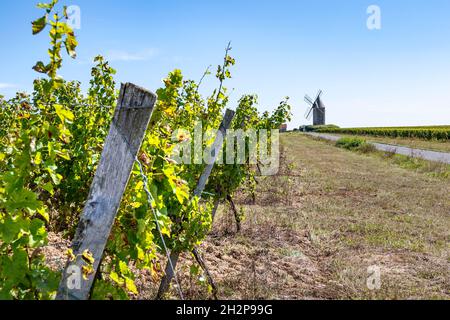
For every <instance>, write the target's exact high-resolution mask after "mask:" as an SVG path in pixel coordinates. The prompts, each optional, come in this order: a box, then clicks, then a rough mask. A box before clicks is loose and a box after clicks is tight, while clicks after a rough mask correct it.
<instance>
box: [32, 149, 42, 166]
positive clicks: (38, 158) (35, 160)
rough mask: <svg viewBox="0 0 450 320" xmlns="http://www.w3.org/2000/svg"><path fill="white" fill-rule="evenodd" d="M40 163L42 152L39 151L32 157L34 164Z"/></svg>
mask: <svg viewBox="0 0 450 320" xmlns="http://www.w3.org/2000/svg"><path fill="white" fill-rule="evenodd" d="M41 163H42V154H41V153H40V152H38V153H36V156H35V157H34V164H35V165H37V166H38V165H40V164H41Z"/></svg>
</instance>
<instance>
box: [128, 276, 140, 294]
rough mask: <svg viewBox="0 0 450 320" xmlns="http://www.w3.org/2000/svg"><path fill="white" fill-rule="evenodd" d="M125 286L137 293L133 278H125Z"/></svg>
mask: <svg viewBox="0 0 450 320" xmlns="http://www.w3.org/2000/svg"><path fill="white" fill-rule="evenodd" d="M125 286H126V287H127V289H128V290H129V291H130V292H131V293H134V294H138V291H137V288H136V285H135V284H134V281H133V280H131V279H129V278H125Z"/></svg>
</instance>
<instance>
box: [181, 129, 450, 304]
mask: <svg viewBox="0 0 450 320" xmlns="http://www.w3.org/2000/svg"><path fill="white" fill-rule="evenodd" d="M283 145H284V146H285V148H286V150H285V152H284V157H283V159H282V164H283V168H282V171H281V173H280V174H279V175H278V176H275V177H268V178H262V179H260V184H259V185H258V193H257V199H256V204H252V203H251V201H249V199H247V198H246V197H244V196H241V197H240V198H239V199H238V201H237V202H238V204H239V206H241V207H244V208H245V210H246V219H245V221H244V222H243V230H242V232H241V233H239V234H236V235H235V234H234V223H233V219H232V215H231V213H230V212H229V210H228V209H227V207H226V206H221V210H220V212H219V214H218V220H217V221H216V224H215V227H214V230H213V232H212V234H211V235H210V237H209V238H208V240H207V241H206V242H205V244H204V245H203V246H202V252H203V253H204V255H205V258H206V261H207V263H208V264H209V266H210V269H211V272H212V274H213V276H214V277H215V279H216V281H217V282H218V285H219V287H220V294H219V296H220V297H221V298H224V299H449V298H450V274H449V269H450V268H449V267H450V258H449V240H450V233H449V230H450V199H449V196H448V195H449V194H450V183H449V180H448V179H447V180H445V179H437V178H433V177H430V176H428V175H424V174H421V173H418V172H415V171H413V170H407V169H403V168H400V167H398V166H395V165H393V164H392V163H389V162H387V161H385V160H383V159H380V158H378V157H373V156H367V155H364V154H358V153H352V152H349V151H346V150H341V149H338V148H335V147H332V146H330V145H329V144H327V143H324V142H319V141H315V140H312V139H309V138H307V137H304V136H302V135H300V134H295V133H293V134H286V135H283ZM189 263H190V262H188V263H186V262H185V265H188V264H189ZM371 265H377V266H379V267H380V268H381V282H382V285H381V289H380V290H375V291H370V290H369V289H368V288H367V285H366V280H367V276H368V274H367V268H368V267H369V266H371ZM185 270H186V267H185ZM183 279H187V273H186V272H185V276H184V277H183ZM184 285H190V286H192V284H189V282H188V281H187V280H184ZM190 292H191V293H194V292H195V290H190ZM202 292H203V293H202ZM206 297H207V294H206V293H205V291H204V290H203V291H202V290H201V289H198V290H197V291H196V293H195V294H193V295H192V296H190V298H206Z"/></svg>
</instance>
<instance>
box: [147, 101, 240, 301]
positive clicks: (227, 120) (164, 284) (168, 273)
mask: <svg viewBox="0 0 450 320" xmlns="http://www.w3.org/2000/svg"><path fill="white" fill-rule="evenodd" d="M234 115H235V112H234V111H232V110H230V109H227V111H226V112H225V116H224V118H223V120H222V123H221V125H220V127H219V132H220V134H217V137H216V139H215V140H214V143H213V145H212V147H211V163H209V164H208V165H207V166H206V168H205V169H204V170H203V173H202V175H201V176H200V179H199V181H198V184H197V188H195V191H194V196H196V197H199V198H201V196H202V194H203V191H204V190H205V187H206V183H207V182H208V178H209V176H210V175H211V172H212V169H213V167H214V164H215V162H216V160H217V158H218V157H219V154H220V150H221V149H222V145H223V142H224V140H225V137H226V133H227V130H228V128H229V127H230V125H231V121H233V118H234ZM179 256H180V252H172V253H171V255H170V260H171V261H172V266H173V268H176V266H177V262H178V258H179ZM173 271H174V270H172V268H171V265H170V263H167V265H166V269H165V275H164V277H163V278H162V280H161V284H160V285H159V290H158V294H157V295H156V299H158V300H159V299H162V298H163V296H164V294H165V293H166V292H167V290H168V289H169V286H170V282H171V281H172V279H173V277H174V272H173Z"/></svg>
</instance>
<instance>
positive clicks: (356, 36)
mask: <svg viewBox="0 0 450 320" xmlns="http://www.w3.org/2000/svg"><path fill="white" fill-rule="evenodd" d="M35 3H36V1H33V0H18V1H1V4H0V8H1V11H0V12H1V13H0V18H1V19H0V39H1V43H2V50H0V67H1V72H0V94H5V95H6V96H11V95H12V94H14V92H15V91H20V90H27V91H30V90H31V84H32V80H33V79H34V78H35V77H36V73H35V72H34V71H32V70H31V67H32V66H33V65H34V63H35V62H36V61H37V60H43V59H45V60H44V61H47V60H46V59H47V57H46V51H47V48H48V38H47V35H45V34H40V35H38V36H34V37H33V36H32V35H31V25H30V22H31V21H32V20H34V19H35V18H37V17H39V16H40V10H38V9H36V8H35V6H34V5H35ZM61 3H62V4H66V5H78V6H79V7H80V9H81V29H80V30H77V31H76V33H77V36H78V40H79V42H80V46H79V48H78V58H77V59H76V60H71V59H68V58H67V59H66V60H65V61H64V67H63V69H62V70H61V75H62V76H63V77H64V78H65V79H67V80H80V81H82V82H83V83H84V84H85V85H86V84H87V83H88V81H89V75H90V67H91V65H92V64H91V61H92V58H93V57H94V56H95V55H97V54H103V55H105V56H106V57H108V58H109V59H110V60H111V64H112V66H113V67H115V68H116V69H117V71H118V74H117V80H118V82H134V83H137V84H139V85H142V86H144V87H146V88H149V89H151V90H156V89H157V88H158V87H160V86H161V79H162V78H164V76H165V75H166V74H167V73H168V72H169V71H171V70H173V69H175V68H180V69H182V70H183V73H184V74H185V76H186V77H188V78H192V79H195V80H198V79H199V78H200V77H201V75H202V73H203V71H204V69H205V68H206V67H207V66H208V65H210V64H212V65H214V66H215V65H217V64H219V63H221V60H222V57H223V54H224V49H225V47H226V44H227V43H228V41H229V40H231V41H232V43H233V52H232V55H233V56H234V57H235V58H236V60H237V65H236V66H235V68H234V69H233V79H232V80H230V81H229V82H228V83H227V87H228V88H230V89H233V88H234V91H233V93H232V95H231V106H232V107H233V106H235V105H236V101H237V100H238V99H239V97H240V96H241V95H242V94H245V93H256V94H258V95H259V98H260V99H259V100H260V110H261V111H263V110H271V109H273V108H274V107H275V106H276V105H277V104H278V102H279V101H281V100H282V99H283V97H285V96H290V97H291V104H292V105H293V112H294V119H293V121H292V123H291V125H290V127H291V128H292V127H294V126H295V127H297V126H299V125H300V124H305V123H308V121H307V120H305V119H304V118H303V115H304V113H305V110H306V108H307V105H306V104H305V103H304V101H303V96H304V95H305V93H308V94H309V95H311V96H313V95H315V93H316V92H317V90H318V89H319V88H320V89H322V90H324V97H323V98H324V102H325V104H326V106H327V122H328V123H334V124H337V125H340V126H344V127H348V126H393V125H431V124H450V90H449V89H450V1H448V0H430V1H412V0H409V1H406V0H395V1H394V0H389V1H388V0H371V1H366V0H351V1H350V0H340V1H338V0H314V1H313V0H308V1H306V0H304V1H303V0H297V1H294V0H279V1H273V0H272V1H267V0H240V1H237V0H228V1H213V0H209V1H207V0H190V1H187V0H185V1H181V0H177V1H175V0H174V1H170V2H169V1H162V0H161V1H159V0H158V1H148V0H129V1H126V2H123V1H115V0H109V1H107V0H79V1H65V0H61ZM369 5H378V6H379V7H380V9H381V23H382V28H381V30H372V31H371V30H369V29H368V28H367V26H366V21H367V18H368V14H367V12H366V10H367V8H368V6H369ZM214 81H215V80H214V79H213V78H212V77H211V78H210V79H209V80H208V83H207V84H206V85H205V86H204V88H203V91H204V92H205V93H206V92H208V90H209V89H211V88H213V86H214V85H215V84H216V83H215V82H214Z"/></svg>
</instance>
